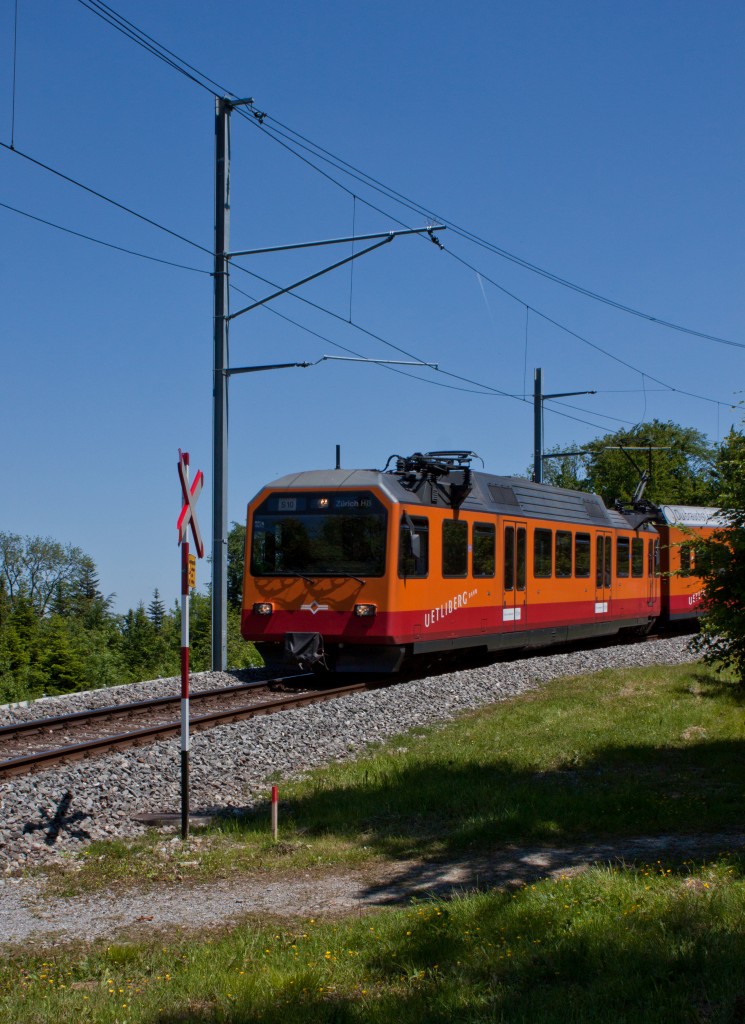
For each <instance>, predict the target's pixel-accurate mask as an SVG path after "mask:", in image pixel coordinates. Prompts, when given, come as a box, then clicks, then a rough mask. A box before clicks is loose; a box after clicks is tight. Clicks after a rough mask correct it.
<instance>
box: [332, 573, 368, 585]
mask: <svg viewBox="0 0 745 1024" xmlns="http://www.w3.org/2000/svg"><path fill="white" fill-rule="evenodd" d="M329 576H331V577H332V579H342V580H357V582H358V583H362V585H363V586H364V584H365V583H367V580H363V579H362V577H361V576H355V574H354V573H353V572H330V573H329Z"/></svg>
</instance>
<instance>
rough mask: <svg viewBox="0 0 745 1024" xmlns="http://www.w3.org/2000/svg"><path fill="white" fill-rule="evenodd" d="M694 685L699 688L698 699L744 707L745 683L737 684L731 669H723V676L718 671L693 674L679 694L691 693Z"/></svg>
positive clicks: (679, 690)
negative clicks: (723, 701)
mask: <svg viewBox="0 0 745 1024" xmlns="http://www.w3.org/2000/svg"><path fill="white" fill-rule="evenodd" d="M692 685H693V686H696V687H698V689H697V691H696V696H697V697H703V698H705V699H708V700H718V701H721V700H725V701H726V702H727V703H728V704H729V705H730V706H733V707H742V705H743V704H745V681H742V682H737V681H736V680H735V679H734V677H733V675H732V672H731V670H729V669H722V672H721V674H718V673H717V672H716V669H712V670H711V671H709V672H708V673H705V672H692V673H691V675H690V676H689V679H688V681H687V685H686V686H682V687H680V688H679V689H678V692H679V693H690V692H691V686H692Z"/></svg>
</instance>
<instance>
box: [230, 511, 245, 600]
mask: <svg viewBox="0 0 745 1024" xmlns="http://www.w3.org/2000/svg"><path fill="white" fill-rule="evenodd" d="M245 544H246V526H245V524H243V523H233V525H232V526H231V528H230V533H229V534H228V604H229V605H232V606H233V607H234V608H240V606H241V599H242V596H243V558H244V548H245Z"/></svg>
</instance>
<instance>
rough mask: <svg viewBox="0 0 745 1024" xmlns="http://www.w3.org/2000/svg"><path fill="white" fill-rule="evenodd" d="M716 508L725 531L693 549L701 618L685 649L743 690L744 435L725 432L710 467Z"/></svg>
mask: <svg viewBox="0 0 745 1024" xmlns="http://www.w3.org/2000/svg"><path fill="white" fill-rule="evenodd" d="M715 480H716V487H717V489H718V499H717V500H718V504H719V506H720V507H721V508H722V510H723V511H724V512H725V514H726V516H727V518H728V520H729V528H728V529H726V530H720V531H717V533H716V534H714V536H713V537H712V538H711V539H710V540H708V541H703V542H700V543H699V544H697V545H696V567H697V572H698V574H699V575H700V576H701V577H702V582H703V589H704V596H705V601H706V605H707V613H706V615H705V616H704V618H703V620H702V622H701V630H700V633H699V634H698V636H696V637H695V638H694V639H693V641H692V643H691V646H692V648H693V650H695V651H697V652H698V653H702V654H703V656H704V660H705V661H707V662H709V663H715V664H717V665H718V667H720V668H732V669H734V671H735V673H736V675H737V678H738V682H739V685H740V686H741V687H744V688H745V435H743V434H742V432H740V431H737V430H731V431H730V433H729V435H728V437H727V438H726V440H725V441H724V443H723V444H722V446H721V448H720V451H719V454H718V456H717V459H716V464H715Z"/></svg>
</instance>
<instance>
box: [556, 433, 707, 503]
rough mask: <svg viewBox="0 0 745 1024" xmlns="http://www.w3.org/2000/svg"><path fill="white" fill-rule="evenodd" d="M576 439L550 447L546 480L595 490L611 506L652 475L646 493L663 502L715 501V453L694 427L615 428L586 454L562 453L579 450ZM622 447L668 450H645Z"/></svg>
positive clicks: (585, 447)
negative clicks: (556, 446)
mask: <svg viewBox="0 0 745 1024" xmlns="http://www.w3.org/2000/svg"><path fill="white" fill-rule="evenodd" d="M580 447H581V446H580V445H577V444H576V443H574V442H572V443H571V444H569V445H567V446H566V447H565V448H563V449H562V448H551V449H549V450H548V451H547V452H546V454H547V455H549V456H553V455H558V456H560V457H557V458H548V459H546V460H545V462H544V465H543V479H544V482H545V483H548V484H553V485H554V486H555V487H568V488H570V489H572V490H580V491H592V492H594V493H595V494H599V495H601V497H602V498H603V500H604V501H605V503H606V504H607V505H613V503H614V502H615V501H616V500H621V501H630V500H631V498H632V497H633V495H634V491H635V490H636V487H637V484H638V483H639V480H640V477H641V473H642V472H643V471H644V470H647V471H649V469H650V455H651V476H650V480H649V482H648V484H647V488H646V490H645V492H644V497H645V498H646V499H647V500H649V501H652V502H655V503H656V504H658V505H663V504H670V505H710V504H712V503H713V502H714V501H715V500H716V493H717V475H716V472H715V453H714V449H713V447H712V446H711V445H710V444H709V442H708V441H707V439H706V437H705V436H704V435H703V434H702V433H701V432H700V431H698V430H693V429H692V428H691V427H681V426H679V425H678V424H677V423H672V422H667V423H662V422H660V421H659V420H652V421H651V423H639V424H638V425H637V426H635V427H632V428H631V429H628V430H627V429H624V430H616V431H614V432H613V433H611V434H606V435H604V436H603V437H599V438H597V440H595V441H590V442H589V444H586V445H585V446H584V448H583V454H576V455H563V456H562V455H561V452H562V450H565V451H569V452H577V451H578V450H579V448H580ZM621 448H625V449H627V450H628V449H634V448H637V449H638V448H651V449H663V450H661V451H660V450H657V451H655V450H652V451H651V453H649V454H648V452H646V451H633V450H628V451H627V453H626V454H624V452H623V451H621V450H619V449H621Z"/></svg>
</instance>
